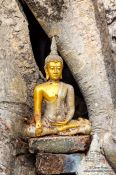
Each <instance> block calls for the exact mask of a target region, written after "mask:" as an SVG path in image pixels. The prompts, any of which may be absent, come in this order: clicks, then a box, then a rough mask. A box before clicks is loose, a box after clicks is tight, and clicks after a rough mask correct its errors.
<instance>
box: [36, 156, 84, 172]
mask: <svg viewBox="0 0 116 175" xmlns="http://www.w3.org/2000/svg"><path fill="white" fill-rule="evenodd" d="M82 157H83V154H82V153H81V154H79V153H75V154H52V153H38V154H37V156H36V170H37V173H38V174H61V173H75V172H76V171H77V169H78V166H79V165H80V161H81V159H82Z"/></svg>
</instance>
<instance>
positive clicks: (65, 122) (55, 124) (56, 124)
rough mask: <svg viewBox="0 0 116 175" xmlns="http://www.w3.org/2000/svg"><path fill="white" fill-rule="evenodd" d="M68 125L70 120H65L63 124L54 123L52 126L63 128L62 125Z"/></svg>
mask: <svg viewBox="0 0 116 175" xmlns="http://www.w3.org/2000/svg"><path fill="white" fill-rule="evenodd" d="M67 123H68V120H64V121H62V122H56V123H53V124H52V125H54V126H62V125H66V124H67Z"/></svg>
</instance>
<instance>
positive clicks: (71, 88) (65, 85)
mask: <svg viewBox="0 0 116 175" xmlns="http://www.w3.org/2000/svg"><path fill="white" fill-rule="evenodd" d="M62 84H63V86H64V87H66V88H67V89H70V90H74V88H73V86H72V85H71V84H67V83H64V82H62Z"/></svg>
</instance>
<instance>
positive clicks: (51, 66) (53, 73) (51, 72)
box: [44, 37, 63, 81]
mask: <svg viewBox="0 0 116 175" xmlns="http://www.w3.org/2000/svg"><path fill="white" fill-rule="evenodd" d="M44 69H45V73H46V79H47V80H49V79H50V80H55V81H56V80H60V79H62V70H63V59H62V58H61V57H60V56H59V55H58V53H57V47H56V43H55V38H54V37H53V39H52V45H51V52H50V54H49V55H48V56H47V57H46V59H45V66H44Z"/></svg>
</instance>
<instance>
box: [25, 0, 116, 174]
mask: <svg viewBox="0 0 116 175" xmlns="http://www.w3.org/2000/svg"><path fill="white" fill-rule="evenodd" d="M25 2H26V3H27V5H28V6H29V7H30V9H31V10H32V12H33V14H34V15H35V17H36V19H37V20H38V22H39V23H40V24H41V26H42V27H43V29H44V30H45V31H46V33H47V34H48V36H49V37H51V36H53V35H57V45H58V51H59V52H60V54H61V55H62V57H63V58H64V60H65V61H66V63H67V64H68V66H69V68H70V70H71V71H72V74H73V76H74V78H75V80H76V81H77V83H78V84H79V86H80V88H81V91H82V93H83V95H84V98H85V100H86V103H87V107H88V112H89V118H90V120H91V122H92V127H93V135H96V134H97V136H98V144H99V147H100V146H101V144H102V143H103V140H104V135H105V134H106V133H107V132H108V133H111V129H112V127H111V121H112V120H113V119H114V117H115V113H114V103H115V97H114V95H115V88H114V85H115V83H114V72H113V70H114V67H113V61H112V56H111V48H110V45H109V34H108V29H107V24H106V20H105V14H104V7H103V4H102V2H101V0H100V1H99V0H98V1H92V0H79V1H75V0H72V1H69V0H65V1H63V0H62V1H60V0H59V1H54V0H51V1H48V2H46V1H44V0H42V1H41V2H40V1H32V0H25ZM111 77H113V78H111ZM96 138H97V137H94V139H93V141H92V142H96ZM92 144H93V145H94V143H92ZM106 145H107V144H106ZM110 149H112V147H110V148H109V150H110ZM90 152H91V148H90V150H89V153H90ZM96 152H97V150H96ZM99 152H100V149H99ZM106 152H108V150H107V151H106ZM109 152H110V151H109ZM100 154H101V153H100ZM114 154H116V152H115V151H114ZM105 155H106V156H107V155H108V154H105ZM115 157H116V156H115ZM107 159H108V156H107ZM109 162H110V164H111V166H112V167H113V168H116V158H115V160H114V159H113V162H112V160H111V159H110V161H109ZM114 162H115V163H114ZM101 166H102V165H101ZM107 167H108V165H107ZM82 171H83V172H82ZM82 171H80V174H83V173H84V170H82ZM91 174H92V173H91ZM109 174H113V171H112V170H111V171H110V173H109V172H108V175H109Z"/></svg>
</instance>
